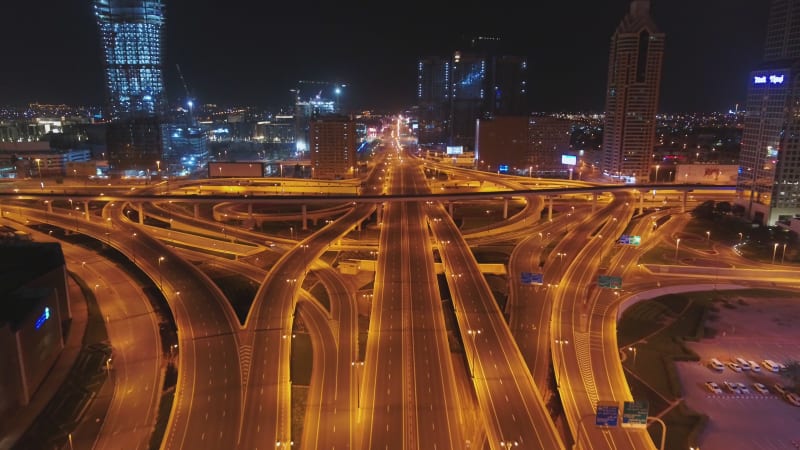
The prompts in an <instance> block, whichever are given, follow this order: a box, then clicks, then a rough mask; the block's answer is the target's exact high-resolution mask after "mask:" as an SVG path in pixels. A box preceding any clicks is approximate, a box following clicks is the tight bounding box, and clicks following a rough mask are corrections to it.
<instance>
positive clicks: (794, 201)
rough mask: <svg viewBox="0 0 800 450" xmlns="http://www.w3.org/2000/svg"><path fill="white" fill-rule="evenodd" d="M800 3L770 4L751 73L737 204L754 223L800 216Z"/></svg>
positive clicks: (776, 0)
mask: <svg viewBox="0 0 800 450" xmlns="http://www.w3.org/2000/svg"><path fill="white" fill-rule="evenodd" d="M799 74H800V0H773V1H772V4H771V7H770V15H769V21H768V23H767V36H766V42H765V45H764V61H763V63H762V64H761V66H760V67H758V68H757V69H756V70H754V71H752V72H751V73H750V77H749V78H748V89H747V103H746V105H747V112H746V115H745V120H744V132H743V134H742V150H741V152H740V156H739V176H738V178H737V181H736V192H737V198H736V203H737V204H739V205H741V206H743V207H745V209H746V212H747V215H748V217H749V218H751V219H753V221H754V222H758V223H761V224H765V225H774V224H775V223H776V222H778V221H780V220H788V219H790V218H792V217H797V216H798V215H799V214H800V117H799V116H798V115H799V114H800V76H798V75H799Z"/></svg>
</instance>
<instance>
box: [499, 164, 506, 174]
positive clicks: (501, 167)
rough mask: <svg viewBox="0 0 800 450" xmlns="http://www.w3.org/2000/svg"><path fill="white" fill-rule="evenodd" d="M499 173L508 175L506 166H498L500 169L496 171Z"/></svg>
mask: <svg viewBox="0 0 800 450" xmlns="http://www.w3.org/2000/svg"><path fill="white" fill-rule="evenodd" d="M498 172H500V173H508V164H500V168H499V169H498Z"/></svg>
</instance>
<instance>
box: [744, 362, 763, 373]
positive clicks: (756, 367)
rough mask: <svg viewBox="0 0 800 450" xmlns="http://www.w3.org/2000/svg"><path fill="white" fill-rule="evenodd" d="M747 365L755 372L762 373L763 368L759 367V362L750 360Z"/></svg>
mask: <svg viewBox="0 0 800 450" xmlns="http://www.w3.org/2000/svg"><path fill="white" fill-rule="evenodd" d="M747 363H748V364H750V369H751V370H752V371H753V372H761V366H759V365H758V363H757V362H755V361H752V360H748V361H747Z"/></svg>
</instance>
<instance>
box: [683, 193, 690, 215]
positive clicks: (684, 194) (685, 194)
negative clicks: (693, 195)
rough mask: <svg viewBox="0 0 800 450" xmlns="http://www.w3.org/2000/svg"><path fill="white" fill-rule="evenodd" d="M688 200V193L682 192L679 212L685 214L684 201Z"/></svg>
mask: <svg viewBox="0 0 800 450" xmlns="http://www.w3.org/2000/svg"><path fill="white" fill-rule="evenodd" d="M687 198H689V191H683V200H681V212H682V213H685V212H686V199H687Z"/></svg>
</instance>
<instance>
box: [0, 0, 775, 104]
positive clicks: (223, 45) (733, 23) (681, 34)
mask: <svg viewBox="0 0 800 450" xmlns="http://www.w3.org/2000/svg"><path fill="white" fill-rule="evenodd" d="M89 3H90V2H85V6H82V5H75V4H72V5H68V4H60V3H58V4H53V5H49V6H48V7H47V8H44V9H35V8H36V7H35V6H34V5H30V4H24V2H17V3H14V4H11V5H9V6H8V8H9V10H8V12H9V13H10V16H13V17H17V18H18V19H19V20H15V21H14V22H13V23H12V24H10V26H9V27H8V28H6V29H5V30H4V31H3V32H2V33H7V35H6V36H4V37H5V39H6V41H9V42H19V41H20V40H21V39H24V41H23V42H24V43H25V45H16V46H11V48H10V50H9V52H10V53H9V55H8V59H9V60H10V61H12V62H13V63H12V64H9V66H10V67H7V70H5V71H4V73H3V74H2V75H0V86H2V89H3V91H4V92H6V95H5V96H3V98H2V99H0V103H3V104H26V103H29V102H35V101H39V102H43V103H68V104H102V102H103V90H102V77H103V73H102V68H101V59H102V56H101V49H100V47H99V44H98V42H97V35H96V27H95V26H94V18H93V16H92V14H91V8H90V6H89ZM703 3H704V4H702V5H695V4H694V3H691V2H689V1H688V0H680V1H677V2H670V3H669V4H668V3H666V2H663V1H654V2H653V16H654V18H655V20H656V21H657V22H658V23H659V24H660V25H661V27H662V29H663V30H664V32H665V33H667V35H668V36H669V37H670V38H669V39H668V41H667V48H666V52H665V55H666V56H665V61H664V78H663V82H662V92H661V98H662V101H661V104H660V108H659V112H683V111H714V110H718V111H719V110H727V109H728V108H732V107H734V103H737V102H738V103H740V104H741V103H743V102H744V98H745V93H746V88H747V77H748V73H749V71H750V70H752V67H753V66H754V65H756V64H758V62H759V61H760V60H761V57H762V52H763V45H764V37H765V31H764V30H765V28H766V25H765V24H766V15H767V9H768V5H766V4H762V3H763V2H756V1H749V0H741V1H737V2H722V1H721V0H712V1H709V2H703ZM628 7H629V1H628V0H615V1H614V2H613V5H594V4H592V5H585V6H582V7H580V8H578V13H574V12H573V11H574V10H575V5H573V4H561V5H547V6H536V7H532V8H535V9H534V10H531V11H527V10H525V11H522V10H520V9H519V8H518V7H516V6H511V5H505V4H493V7H492V8H491V9H485V8H484V9H481V7H478V6H476V5H465V6H463V7H462V8H461V9H459V10H452V11H451V10H448V11H431V10H430V9H429V8H426V9H423V8H420V7H419V6H416V5H413V4H411V5H404V6H403V7H402V8H395V10H393V11H391V14H381V13H380V12H379V11H377V10H369V9H365V8H363V7H350V6H348V5H337V6H336V7H335V9H331V7H324V6H320V7H315V6H312V7H311V8H308V7H305V11H302V10H292V9H290V8H292V6H288V5H272V6H260V5H255V4H247V3H245V2H233V3H229V4H227V5H226V7H225V8H223V9H215V8H213V7H212V5H209V4H205V3H199V4H198V3H190V2H188V1H185V0H176V1H171V2H168V3H167V4H166V23H167V26H166V35H165V64H164V69H165V82H166V89H167V97H168V99H169V100H170V101H171V102H175V101H176V100H178V99H179V98H182V97H184V96H185V92H184V89H183V87H182V85H181V82H180V79H179V77H178V75H177V71H176V69H175V66H176V64H179V65H180V66H181V70H182V71H183V74H184V76H185V78H186V81H187V84H188V86H189V88H190V90H191V91H192V94H193V95H194V96H195V97H196V98H197V99H198V101H200V102H203V103H219V104H253V105H264V106H270V107H274V106H280V105H281V104H282V103H288V101H289V99H290V97H291V95H290V93H289V89H290V88H292V87H294V85H295V84H296V82H297V80H300V79H316V80H328V81H336V82H342V83H346V84H347V85H348V92H345V94H344V95H350V98H348V99H347V100H348V103H349V105H350V106H351V107H353V108H378V109H387V110H397V109H399V108H402V107H409V106H411V105H413V104H414V101H415V96H414V91H415V72H416V62H417V61H418V59H419V58H422V57H426V56H430V55H448V54H450V53H451V52H452V51H454V50H457V49H459V48H463V47H464V46H462V45H460V42H462V40H461V38H462V37H468V36H472V35H480V34H491V35H500V36H502V37H503V38H504V40H505V42H506V43H507V44H508V45H509V46H510V47H511V48H510V51H509V52H508V53H511V54H514V53H517V54H521V55H523V56H527V57H528V60H529V63H530V70H529V76H530V86H531V89H530V102H529V105H530V109H531V110H532V111H569V110H588V111H602V109H603V104H604V91H605V85H606V81H607V80H606V75H607V73H606V68H607V63H608V61H607V49H608V42H609V39H610V37H611V35H612V33H613V31H614V29H615V27H616V25H617V22H618V20H619V17H621V16H622V15H623V14H624V13H625V11H626V10H627V9H628ZM686 11H691V12H692V13H691V14H686ZM444 17H447V18H448V21H447V23H444V21H443V20H442V18H444ZM31 30H36V31H35V32H32V31H31ZM731 30H735V32H731ZM287 36H290V37H292V38H293V39H287ZM701 42H705V43H706V45H701V44H699V43H701Z"/></svg>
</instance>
